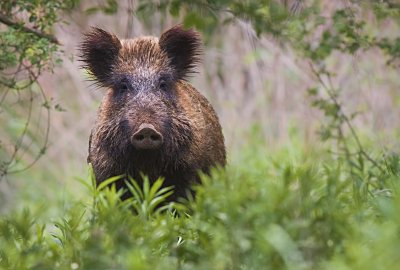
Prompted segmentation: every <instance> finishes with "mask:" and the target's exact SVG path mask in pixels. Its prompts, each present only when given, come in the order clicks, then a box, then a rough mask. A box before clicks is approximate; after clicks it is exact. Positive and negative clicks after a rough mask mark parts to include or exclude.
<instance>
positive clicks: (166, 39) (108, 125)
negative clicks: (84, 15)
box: [80, 25, 226, 200]
mask: <svg viewBox="0 0 400 270" xmlns="http://www.w3.org/2000/svg"><path fill="white" fill-rule="evenodd" d="M80 51H81V60H82V61H83V63H84V68H85V69H86V70H88V71H89V73H91V74H92V75H93V78H94V80H95V83H96V84H98V86H100V87H104V88H106V89H107V92H106V94H105V96H104V98H103V101H102V103H101V105H100V108H99V110H98V118H97V121H96V123H95V126H94V128H93V129H92V132H91V135H90V139H89V156H88V162H90V163H91V164H92V166H93V169H94V174H95V176H96V181H97V183H100V182H102V181H104V180H106V179H108V178H109V177H112V176H116V175H125V176H128V175H130V176H132V177H133V178H134V179H135V180H136V181H138V182H139V183H141V181H142V176H141V175H142V174H144V175H147V176H148V177H149V179H150V181H151V182H152V181H155V180H156V179H157V178H159V177H163V178H164V179H165V181H164V184H163V185H164V186H174V187H175V192H174V195H173V196H171V198H170V200H176V199H177V198H179V197H185V196H186V194H187V191H188V190H189V189H190V186H191V184H193V183H197V182H199V175H198V173H199V172H200V171H202V172H204V173H209V171H210V168H211V167H213V166H224V165H225V164H226V151H225V145H224V137H223V134H222V131H221V125H220V123H219V120H218V117H217V115H216V113H215V111H214V109H213V107H212V106H211V104H210V103H209V102H208V101H207V99H206V98H205V97H204V96H203V95H202V94H200V93H199V92H198V91H197V90H196V89H195V88H194V87H193V86H192V85H191V84H190V83H188V81H187V80H188V78H189V76H190V75H191V74H193V73H195V68H196V65H197V64H198V63H199V61H200V56H201V53H202V49H201V39H200V36H199V34H198V33H197V32H196V31H194V30H192V29H188V30H186V29H184V28H183V27H182V26H181V25H178V26H175V27H172V28H171V29H169V30H167V31H165V32H164V33H162V35H161V36H160V38H156V37H138V38H134V39H119V38H118V37H117V36H115V35H114V34H111V33H108V32H106V31H104V30H102V29H99V28H92V29H91V30H90V31H89V32H88V33H86V34H85V35H84V40H83V42H82V44H81V48H80ZM125 179H126V178H125ZM124 187H125V180H124V179H121V180H119V181H118V182H117V188H124ZM123 197H124V198H127V197H129V194H128V193H126V194H125V195H124V196H123Z"/></svg>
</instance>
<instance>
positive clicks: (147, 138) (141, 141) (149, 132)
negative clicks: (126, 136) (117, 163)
mask: <svg viewBox="0 0 400 270" xmlns="http://www.w3.org/2000/svg"><path fill="white" fill-rule="evenodd" d="M163 141H164V139H163V136H162V135H161V133H160V132H158V131H157V130H156V129H155V127H154V126H153V125H152V124H146V123H145V124H141V125H140V127H139V129H138V131H136V132H135V133H134V134H133V136H132V138H131V142H132V144H133V146H134V147H135V148H137V149H143V150H146V149H149V150H150V149H157V148H160V146H161V145H162V144H163Z"/></svg>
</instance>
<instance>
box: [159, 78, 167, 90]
mask: <svg viewBox="0 0 400 270" xmlns="http://www.w3.org/2000/svg"><path fill="white" fill-rule="evenodd" d="M158 87H159V88H160V89H161V90H163V91H167V90H168V83H167V81H166V80H165V79H161V80H160V82H159V83H158Z"/></svg>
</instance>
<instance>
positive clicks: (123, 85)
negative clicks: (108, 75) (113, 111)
mask: <svg viewBox="0 0 400 270" xmlns="http://www.w3.org/2000/svg"><path fill="white" fill-rule="evenodd" d="M118 88H119V90H121V91H126V90H128V83H127V82H125V81H122V82H121V83H120V84H119V87H118Z"/></svg>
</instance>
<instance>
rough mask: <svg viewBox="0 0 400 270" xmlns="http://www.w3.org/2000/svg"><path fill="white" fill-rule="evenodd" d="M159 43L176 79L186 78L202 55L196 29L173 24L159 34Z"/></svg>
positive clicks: (192, 71)
mask: <svg viewBox="0 0 400 270" xmlns="http://www.w3.org/2000/svg"><path fill="white" fill-rule="evenodd" d="M159 45H160V48H161V49H162V50H164V51H165V52H166V53H167V55H168V57H169V58H170V61H171V65H172V66H173V67H174V68H175V71H176V77H177V79H182V80H186V79H187V77H188V76H189V75H191V74H192V73H195V72H196V70H195V68H196V66H197V64H198V63H199V62H200V60H201V58H200V57H201V55H202V49H201V39H200V36H199V34H198V33H197V32H196V31H194V30H193V29H188V30H185V29H184V28H183V27H182V25H177V26H174V27H172V28H171V29H169V30H167V31H165V32H164V33H163V34H162V35H161V37H160V41H159Z"/></svg>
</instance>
